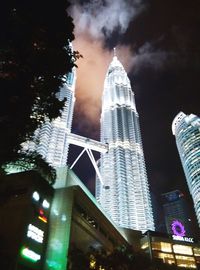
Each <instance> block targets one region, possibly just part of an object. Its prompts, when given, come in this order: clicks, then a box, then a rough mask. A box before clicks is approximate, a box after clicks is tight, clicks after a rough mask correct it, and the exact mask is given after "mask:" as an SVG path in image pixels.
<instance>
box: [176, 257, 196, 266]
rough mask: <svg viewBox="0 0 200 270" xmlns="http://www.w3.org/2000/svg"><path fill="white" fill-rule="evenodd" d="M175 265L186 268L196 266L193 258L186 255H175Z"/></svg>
mask: <svg viewBox="0 0 200 270" xmlns="http://www.w3.org/2000/svg"><path fill="white" fill-rule="evenodd" d="M176 261H177V266H181V267H187V268H197V267H196V264H195V259H194V258H193V257H188V256H180V255H176Z"/></svg>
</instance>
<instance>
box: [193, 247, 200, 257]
mask: <svg viewBox="0 0 200 270" xmlns="http://www.w3.org/2000/svg"><path fill="white" fill-rule="evenodd" d="M193 250H194V255H195V256H200V248H194V249H193Z"/></svg>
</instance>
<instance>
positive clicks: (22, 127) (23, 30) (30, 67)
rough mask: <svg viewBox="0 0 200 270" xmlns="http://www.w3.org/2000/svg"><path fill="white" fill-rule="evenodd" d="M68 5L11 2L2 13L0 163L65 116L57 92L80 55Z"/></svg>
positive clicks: (44, 0)
mask: <svg viewBox="0 0 200 270" xmlns="http://www.w3.org/2000/svg"><path fill="white" fill-rule="evenodd" d="M68 6H69V2H68V1H67V0H59V1H47V0H42V1H39V0H29V1H24V0H15V1H14V0H7V1H4V5H1V9H0V24H1V34H0V89H1V92H0V130H1V132H0V164H3V163H5V162H7V161H10V160H12V159H14V158H15V156H16V153H17V152H18V150H19V147H20V143H22V142H24V141H25V140H26V139H27V137H30V136H31V135H32V134H33V132H34V130H35V129H36V128H37V127H38V125H40V124H41V122H43V121H44V119H45V117H48V118H50V119H52V118H55V117H57V116H58V115H59V114H60V109H61V108H62V106H63V102H61V101H59V100H58V99H57V98H56V93H57V92H58V90H59V88H60V87H62V85H63V83H64V82H65V75H66V74H67V73H68V72H69V71H70V70H71V69H72V67H73V66H74V65H75V60H76V59H77V58H78V57H79V56H80V55H79V53H78V52H74V53H72V52H71V49H70V46H69V42H70V41H72V40H73V39H74V35H73V29H74V25H73V22H72V18H71V17H70V16H68V14H67V12H66V9H67V7H68Z"/></svg>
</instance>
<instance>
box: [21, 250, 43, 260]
mask: <svg viewBox="0 0 200 270" xmlns="http://www.w3.org/2000/svg"><path fill="white" fill-rule="evenodd" d="M22 256H24V257H26V258H28V259H30V260H31V261H33V262H37V261H39V260H40V259H41V255H39V254H38V253H36V252H34V251H33V250H30V249H29V248H23V249H22Z"/></svg>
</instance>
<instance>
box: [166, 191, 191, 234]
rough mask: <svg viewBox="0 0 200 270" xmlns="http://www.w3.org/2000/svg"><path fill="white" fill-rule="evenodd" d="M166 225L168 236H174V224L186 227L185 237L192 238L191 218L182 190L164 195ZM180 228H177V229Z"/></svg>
mask: <svg viewBox="0 0 200 270" xmlns="http://www.w3.org/2000/svg"><path fill="white" fill-rule="evenodd" d="M162 199H163V210H164V218H165V225H166V230H167V233H168V234H174V232H173V229H174V224H176V223H177V222H178V223H181V224H183V226H184V230H185V235H187V236H191V235H192V233H191V218H190V216H189V209H188V206H187V202H186V200H185V196H184V194H183V193H182V192H181V191H180V190H173V191H170V192H167V193H163V194H162ZM176 229H177V230H179V229H180V228H179V227H178V226H177V228H176Z"/></svg>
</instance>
